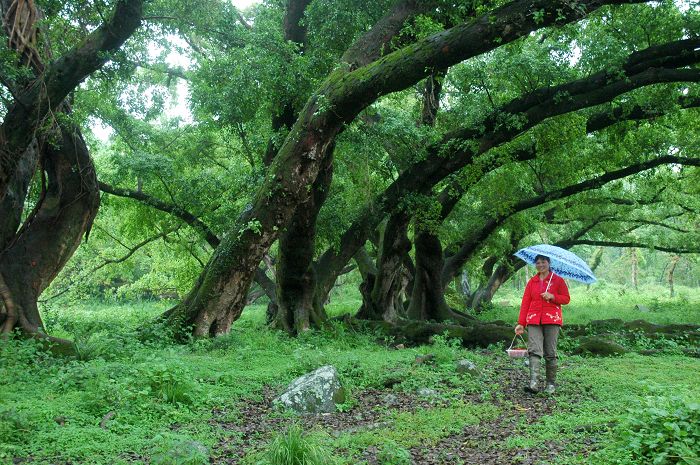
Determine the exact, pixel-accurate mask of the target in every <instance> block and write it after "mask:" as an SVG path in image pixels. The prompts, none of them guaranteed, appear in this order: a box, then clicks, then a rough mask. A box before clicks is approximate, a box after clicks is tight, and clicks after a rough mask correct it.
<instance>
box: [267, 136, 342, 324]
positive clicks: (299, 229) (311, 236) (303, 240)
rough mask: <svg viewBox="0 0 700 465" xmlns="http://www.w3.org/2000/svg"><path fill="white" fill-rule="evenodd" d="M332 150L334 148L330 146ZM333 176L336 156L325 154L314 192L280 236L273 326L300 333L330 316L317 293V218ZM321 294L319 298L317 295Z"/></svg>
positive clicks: (313, 188)
mask: <svg viewBox="0 0 700 465" xmlns="http://www.w3.org/2000/svg"><path fill="white" fill-rule="evenodd" d="M329 150H331V151H332V150H333V147H330V148H329ZM332 179H333V156H332V155H329V156H328V157H325V158H324V162H323V166H322V168H321V172H320V173H319V175H318V177H317V178H316V181H315V182H314V185H313V187H312V195H311V197H310V198H309V200H308V201H307V202H306V203H303V204H302V205H300V206H299V208H297V211H296V213H295V215H294V218H293V219H292V222H291V223H290V224H289V226H288V227H287V229H286V231H285V232H284V233H283V234H282V235H281V236H280V239H279V253H278V255H277V267H276V281H277V308H276V315H275V316H274V318H273V326H275V327H277V328H280V329H284V330H285V331H287V332H288V333H290V334H296V333H299V332H303V331H306V330H309V329H311V328H312V327H315V328H318V327H320V326H321V325H322V324H323V322H324V321H326V320H327V319H328V317H327V315H326V312H325V310H324V308H323V303H324V301H325V299H324V300H320V301H319V300H318V298H322V297H321V296H317V294H316V283H317V279H316V270H315V269H314V254H315V252H316V219H317V217H318V213H319V211H320V210H321V206H322V205H323V202H324V201H325V200H326V197H327V195H328V190H329V189H330V185H331V181H332ZM317 297H318V298H317Z"/></svg>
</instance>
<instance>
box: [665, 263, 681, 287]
mask: <svg viewBox="0 0 700 465" xmlns="http://www.w3.org/2000/svg"><path fill="white" fill-rule="evenodd" d="M680 259H681V256H680V255H674V256H673V258H672V259H671V266H670V268H669V269H668V289H669V291H670V293H671V297H674V296H675V295H676V293H675V291H674V290H673V273H674V272H675V271H676V265H678V262H679V261H680Z"/></svg>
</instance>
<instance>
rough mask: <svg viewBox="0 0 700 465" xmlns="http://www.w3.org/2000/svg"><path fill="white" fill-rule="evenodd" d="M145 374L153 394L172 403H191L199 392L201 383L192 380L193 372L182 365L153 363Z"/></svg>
mask: <svg viewBox="0 0 700 465" xmlns="http://www.w3.org/2000/svg"><path fill="white" fill-rule="evenodd" d="M145 375H146V379H147V380H148V385H149V388H150V392H151V395H152V396H154V397H156V398H158V399H161V400H163V401H165V402H169V403H171V404H185V405H190V404H192V403H194V400H195V399H196V397H197V393H198V392H199V385H198V384H197V383H196V382H195V381H193V380H192V378H193V375H192V373H191V372H190V371H189V370H188V369H186V368H185V367H183V366H180V365H175V364H163V363H161V364H158V365H152V366H149V367H148V371H147V373H146V374H145Z"/></svg>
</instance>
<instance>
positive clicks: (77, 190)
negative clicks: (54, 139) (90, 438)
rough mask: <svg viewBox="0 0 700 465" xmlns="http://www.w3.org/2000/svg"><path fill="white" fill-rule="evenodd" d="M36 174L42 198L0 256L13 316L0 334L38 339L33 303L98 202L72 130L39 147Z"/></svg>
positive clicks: (82, 144)
mask: <svg viewBox="0 0 700 465" xmlns="http://www.w3.org/2000/svg"><path fill="white" fill-rule="evenodd" d="M42 169H43V171H44V172H45V173H46V178H47V188H46V193H45V196H44V198H43V199H42V200H41V201H40V204H39V207H38V209H37V210H36V211H35V212H34V214H33V216H31V217H30V218H29V219H28V220H27V221H26V222H25V224H24V225H23V227H22V229H20V231H19V232H18V233H17V235H16V237H15V238H14V240H13V241H12V242H11V244H10V245H9V247H7V248H6V249H5V250H4V251H3V252H2V255H1V256H0V275H2V278H3V280H4V284H5V285H6V293H4V294H3V297H4V298H5V302H6V304H7V302H8V300H7V299H8V298H9V299H11V302H12V303H13V304H14V309H15V310H16V315H15V317H16V318H15V320H16V321H15V322H14V325H10V324H8V323H9V318H8V321H6V322H5V325H4V326H3V331H4V332H8V331H9V330H12V329H13V327H12V326H15V327H17V328H18V329H19V330H20V331H21V332H22V333H24V334H26V335H31V336H38V337H46V332H45V330H44V325H43V323H42V320H41V316H40V314H39V310H38V307H37V299H38V298H39V296H40V295H41V293H42V292H43V291H44V290H45V289H46V287H47V286H48V285H49V284H50V283H51V281H53V279H54V278H55V277H56V275H57V274H58V273H59V272H60V271H61V269H62V268H63V266H64V265H65V264H66V262H67V261H68V259H69V258H70V257H71V256H72V255H73V252H75V249H76V248H77V247H78V245H79V244H80V240H81V238H82V237H83V236H84V235H86V234H88V233H89V231H90V226H91V225H92V221H93V219H94V218H95V215H96V214H97V209H98V206H99V199H100V197H99V188H98V186H97V178H96V176H95V170H94V167H93V164H92V160H91V159H90V155H89V153H88V149H87V146H86V145H85V142H84V141H83V139H82V137H81V135H80V132H79V130H78V129H77V128H74V127H69V126H61V127H60V136H59V141H58V143H51V144H48V143H47V144H44V146H43V156H42ZM6 306H7V305H6ZM57 342H65V341H57ZM66 346H69V345H66Z"/></svg>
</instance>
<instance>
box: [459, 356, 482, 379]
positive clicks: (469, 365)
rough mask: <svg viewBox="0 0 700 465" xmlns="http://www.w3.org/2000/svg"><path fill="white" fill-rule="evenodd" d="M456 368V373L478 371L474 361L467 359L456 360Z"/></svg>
mask: <svg viewBox="0 0 700 465" xmlns="http://www.w3.org/2000/svg"><path fill="white" fill-rule="evenodd" d="M456 370H457V373H460V374H463V373H469V374H471V375H475V374H477V373H478V372H479V369H478V368H477V367H476V365H475V364H474V362H472V361H471V360H467V359H462V360H457V364H456Z"/></svg>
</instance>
